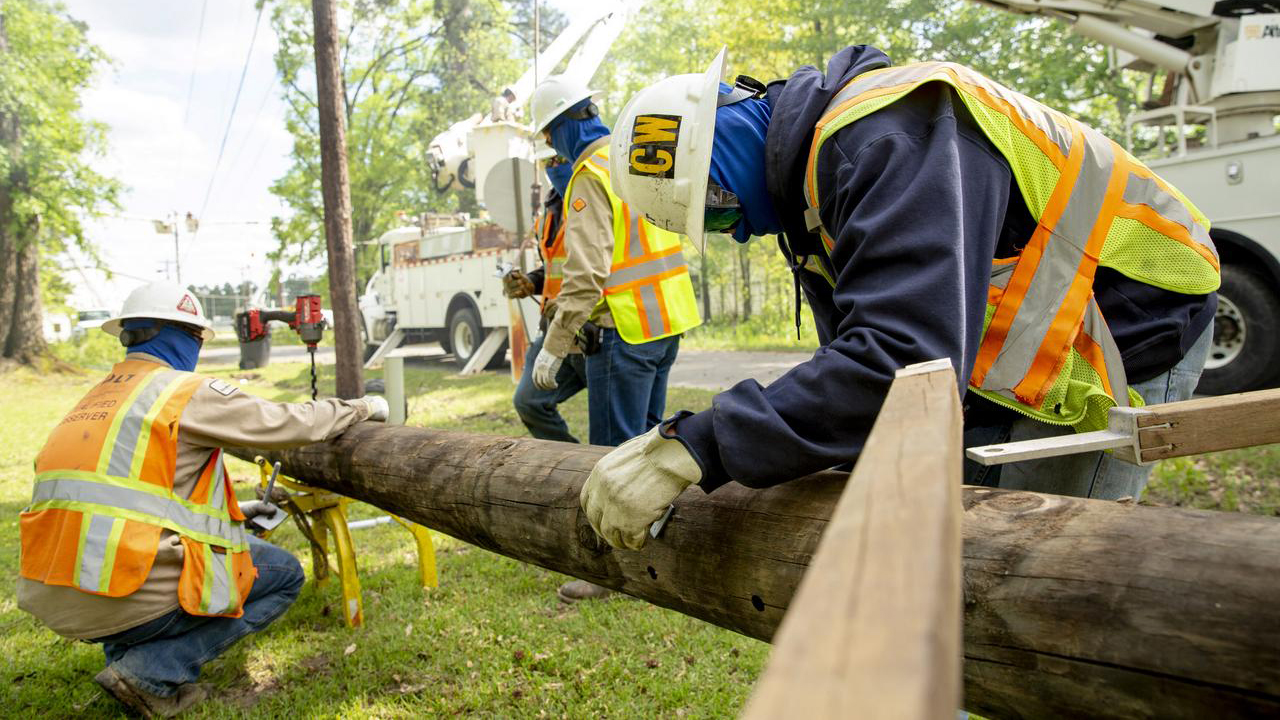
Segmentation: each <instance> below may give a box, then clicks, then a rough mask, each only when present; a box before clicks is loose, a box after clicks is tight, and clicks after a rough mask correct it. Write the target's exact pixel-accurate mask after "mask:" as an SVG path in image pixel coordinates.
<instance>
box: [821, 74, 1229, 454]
mask: <svg viewBox="0 0 1280 720" xmlns="http://www.w3.org/2000/svg"><path fill="white" fill-rule="evenodd" d="M927 82H941V83H946V84H947V85H949V86H951V87H952V88H953V89H954V90H955V92H956V95H958V96H959V97H960V99H961V101H962V102H964V104H965V107H967V108H968V109H969V111H970V113H972V115H973V117H974V119H975V120H976V121H977V123H978V125H979V126H980V127H981V128H982V130H983V133H984V134H985V135H986V136H987V138H988V139H989V140H990V141H991V143H992V144H993V145H995V146H996V148H997V149H998V150H999V151H1000V153H1001V154H1002V155H1003V156H1004V157H1005V159H1006V160H1007V161H1008V162H1009V166H1010V168H1012V170H1013V175H1014V178H1015V180H1016V181H1017V184H1018V189H1019V191H1020V192H1021V194H1022V198H1023V200H1024V201H1025V202H1026V204H1027V208H1028V209H1029V210H1030V211H1031V214H1032V215H1033V216H1034V217H1035V218H1036V221H1037V223H1038V224H1037V227H1036V230H1035V232H1034V234H1033V235H1032V236H1031V237H1030V238H1029V239H1028V240H1027V243H1026V246H1025V247H1024V248H1023V249H1022V250H1021V251H1020V252H1019V254H1018V255H1017V256H1015V257H1011V258H997V259H995V260H993V264H992V272H991V285H990V289H989V292H988V301H987V312H986V321H985V323H984V326H983V337H982V343H981V345H980V346H979V349H978V355H977V362H976V363H975V365H974V369H973V374H972V375H971V376H970V378H969V389H970V390H972V391H975V392H977V393H980V394H981V395H982V396H983V397H986V398H988V399H990V400H992V401H994V402H996V403H999V404H1001V405H1004V406H1006V407H1010V408H1012V409H1014V410H1017V411H1018V412H1021V413H1023V414H1025V415H1029V416H1031V417H1033V418H1036V419H1037V420H1041V421H1043V422H1046V423H1052V424H1056V425H1072V426H1074V427H1075V428H1076V429H1077V430H1081V431H1084V430H1093V429H1098V428H1101V427H1105V426H1106V424H1107V411H1108V410H1109V409H1110V408H1112V407H1115V406H1116V405H1141V404H1142V398H1141V396H1139V395H1138V393H1137V392H1135V391H1133V390H1131V389H1130V388H1129V385H1128V382H1127V379H1126V377H1125V372H1124V364H1123V362H1122V361H1121V358H1120V352H1119V350H1118V349H1117V348H1116V344H1115V340H1114V339H1113V338H1112V336H1111V332H1110V330H1108V329H1107V324H1106V322H1105V320H1104V319H1103V317H1102V313H1101V312H1100V311H1099V310H1098V306H1097V303H1096V302H1094V298H1093V278H1094V273H1095V271H1096V269H1097V266H1098V265H1103V266H1105V267H1109V268H1112V269H1114V270H1116V271H1118V272H1120V273H1122V274H1124V275H1126V276H1128V277H1130V278H1132V279H1134V280H1137V281H1139V282H1143V283H1146V284H1148V285H1154V286H1156V287H1160V288H1164V289H1166V290H1171V291H1174V292H1179V293H1186V294H1192V295H1203V294H1206V293H1210V292H1213V291H1215V290H1217V289H1218V284H1219V281H1220V275H1219V264H1218V255H1217V250H1216V249H1215V248H1214V245H1213V241H1212V240H1210V239H1209V221H1208V219H1207V218H1205V216H1204V214H1203V213H1201V212H1200V211H1199V210H1198V209H1197V208H1196V206H1195V205H1193V204H1191V202H1190V201H1189V200H1187V198H1186V197H1184V196H1183V195H1182V193H1180V192H1178V190H1177V189H1176V188H1174V187H1173V186H1171V185H1169V184H1168V183H1167V182H1165V181H1164V180H1163V179H1161V178H1160V177H1159V176H1157V175H1156V174H1155V173H1154V172H1152V171H1151V170H1150V169H1149V168H1148V167H1146V166H1145V165H1143V164H1142V163H1141V162H1139V161H1138V160H1137V159H1135V158H1134V157H1133V156H1132V155H1130V154H1129V153H1128V152H1127V151H1125V150H1124V148H1121V147H1120V146H1119V145H1117V144H1116V143H1114V142H1112V141H1111V140H1109V139H1107V138H1106V137H1104V136H1103V135H1102V134H1101V133H1099V132H1098V131H1096V130H1094V129H1092V128H1090V127H1087V126H1085V125H1084V124H1082V123H1080V122H1078V121H1076V120H1075V119H1073V118H1070V117H1068V116H1066V115H1064V114H1062V113H1060V112H1058V111H1056V110H1053V109H1052V108H1049V107H1046V106H1045V105H1042V104H1041V103H1039V102H1036V101H1035V100H1032V99H1031V98H1029V97H1027V96H1025V95H1022V94H1020V93H1017V92H1014V91H1013V90H1010V89H1009V88H1006V87H1004V86H1003V85H1000V84H999V83H996V82H995V81H993V80H991V79H990V78H987V77H984V76H983V75H981V74H979V73H977V72H974V71H973V70H970V69H969V68H966V67H963V66H961V65H956V64H954V63H946V62H930V63H919V64H915V65H905V66H902V67H890V68H884V69H881V70H875V71H872V72H868V73H864V74H862V75H859V76H857V77H855V78H854V79H853V80H852V81H850V82H849V83H848V84H847V85H845V87H844V88H843V89H841V91H840V92H839V93H838V94H837V95H836V96H835V97H834V98H832V100H831V102H830V103H829V104H828V105H827V109H826V111H825V112H824V113H823V116H822V119H821V120H819V121H818V124H817V127H816V129H815V131H814V137H813V143H812V146H811V148H810V152H809V162H808V169H807V173H806V176H805V185H804V194H805V200H806V202H807V204H808V208H807V210H806V211H805V218H806V221H807V224H808V226H809V229H810V230H811V231H816V232H818V233H819V234H820V236H821V237H822V241H823V245H824V247H825V248H826V250H827V252H828V253H830V252H831V250H832V248H833V246H834V244H835V240H834V239H833V238H832V236H831V234H830V233H829V232H828V231H827V229H826V228H824V227H823V226H822V221H821V219H820V218H819V213H818V207H819V203H820V198H819V197H818V186H817V174H816V166H817V161H818V153H819V150H820V149H821V147H822V144H823V143H824V142H826V141H827V140H828V139H829V138H830V137H831V136H832V135H833V134H835V133H836V132H837V131H838V130H840V129H841V128H843V127H845V126H847V125H849V124H850V123H852V122H855V121H857V120H859V119H861V118H864V117H866V116H867V115H870V114H871V113H873V112H875V111H877V110H879V109H881V108H884V107H886V106H888V105H890V104H891V103H893V102H894V101H896V100H898V99H900V98H902V97H904V96H906V95H907V94H908V93H910V92H911V91H912V90H915V89H916V88H917V87H920V86H921V85H922V84H924V83H927Z"/></svg>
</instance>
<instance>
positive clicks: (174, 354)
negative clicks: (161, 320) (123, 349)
mask: <svg viewBox="0 0 1280 720" xmlns="http://www.w3.org/2000/svg"><path fill="white" fill-rule="evenodd" d="M155 324H156V321H155V320H148V319H145V318H138V319H134V320H125V321H124V329H125V330H143V329H146V328H149V327H153V326H155ZM201 344H202V343H201V342H200V341H199V340H197V339H195V338H193V337H191V336H190V335H188V334H186V333H185V332H183V331H181V330H179V329H178V328H176V327H174V326H172V325H164V326H162V327H161V328H160V332H159V333H157V334H156V336H155V337H153V338H151V339H150V340H147V341H146V342H140V343H138V344H136V345H130V346H129V352H141V353H146V354H148V355H150V356H152V357H157V358H160V359H161V360H163V361H165V362H167V363H169V365H170V367H172V368H173V369H174V370H186V371H188V372H190V371H192V370H195V369H196V360H197V359H199V357H200V345H201Z"/></svg>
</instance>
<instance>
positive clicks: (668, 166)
mask: <svg viewBox="0 0 1280 720" xmlns="http://www.w3.org/2000/svg"><path fill="white" fill-rule="evenodd" d="M680 122H681V117H680V116H679V115H638V116H636V122H635V125H634V126H633V128H632V131H631V152H630V153H628V155H627V159H628V161H629V164H630V166H631V167H630V172H631V174H632V175H648V176H651V177H660V178H674V177H675V174H676V138H677V137H679V135H680Z"/></svg>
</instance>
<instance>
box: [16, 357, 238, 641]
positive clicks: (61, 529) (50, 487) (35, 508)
mask: <svg viewBox="0 0 1280 720" xmlns="http://www.w3.org/2000/svg"><path fill="white" fill-rule="evenodd" d="M203 380H204V378H203V377H201V376H200V375H196V374H194V373H189V372H181V371H178V370H170V369H169V368H167V367H165V366H163V365H160V364H158V363H154V362H147V361H144V360H126V361H124V362H121V363H118V364H117V365H116V366H115V367H113V368H112V369H111V374H110V375H108V376H107V378H106V379H105V380H103V381H102V382H100V383H98V385H97V386H96V387H94V388H93V389H92V390H90V391H89V393H88V394H87V395H85V397H84V398H83V399H82V400H81V401H80V402H79V403H78V404H77V405H76V407H75V408H74V409H72V411H71V412H70V413H68V414H67V416H66V417H65V418H63V420H62V422H61V423H59V425H58V426H57V427H56V428H54V430H53V432H52V433H51V434H50V435H49V439H48V441H47V442H46V443H45V446H44V448H43V449H42V450H41V451H40V454H39V455H38V456H37V457H36V468H35V469H36V478H35V488H34V489H33V490H32V494H31V504H30V505H29V506H28V507H27V508H26V509H25V510H24V511H23V512H22V513H21V517H20V523H19V534H20V535H21V561H20V568H19V572H20V574H21V575H22V577H24V578H27V579H28V580H34V581H36V582H40V583H44V584H46V585H61V586H66V587H72V588H75V589H77V590H79V591H81V592H86V593H90V594H93V595H104V596H107V597H123V596H125V595H130V594H132V593H134V592H135V591H137V589H138V588H139V587H141V586H142V584H143V583H144V582H145V581H146V579H147V575H148V574H150V572H151V565H152V563H153V562H154V561H155V558H156V552H157V550H158V549H159V543H160V534H161V532H163V531H164V530H172V531H173V532H175V533H177V534H178V536H179V537H180V540H181V542H182V544H183V549H184V550H185V553H184V560H183V565H182V575H181V578H180V579H179V581H178V601H179V603H180V604H181V605H182V609H183V610H185V611H187V612H188V613H191V614H193V615H214V616H226V617H240V615H242V614H243V612H244V601H245V598H246V597H247V596H248V594H249V590H250V589H251V588H252V587H253V580H254V578H255V577H256V576H257V571H256V570H255V569H254V567H253V560H252V559H251V557H250V553H249V543H248V538H247V537H246V535H245V532H244V525H243V522H244V515H242V514H241V513H240V506H239V505H238V504H237V503H236V499H235V495H234V494H232V492H231V484H230V483H229V482H228V481H227V477H226V471H225V469H224V467H223V463H222V451H221V450H214V451H213V453H212V455H211V456H210V458H209V461H208V462H207V463H206V464H205V467H204V469H203V471H202V472H201V474H200V478H199V479H198V481H197V482H196V486H195V488H194V489H193V490H192V493H191V496H190V497H186V498H184V497H179V496H177V495H176V494H175V493H174V491H173V484H174V472H175V464H176V462H177V454H178V421H179V418H181V416H182V410H183V408H185V407H186V405H187V402H188V401H189V400H190V399H191V394H192V393H194V392H195V390H196V389H197V388H198V387H199V385H200V383H201V382H202V381H203Z"/></svg>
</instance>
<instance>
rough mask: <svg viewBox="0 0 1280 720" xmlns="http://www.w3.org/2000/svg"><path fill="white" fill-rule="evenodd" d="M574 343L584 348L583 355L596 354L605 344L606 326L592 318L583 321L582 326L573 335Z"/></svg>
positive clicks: (581, 348)
mask: <svg viewBox="0 0 1280 720" xmlns="http://www.w3.org/2000/svg"><path fill="white" fill-rule="evenodd" d="M573 344H575V345H577V346H578V348H579V349H580V350H582V354H583V355H595V354H596V353H598V352H600V348H601V346H602V345H603V344H604V328H602V327H600V326H599V325H597V324H595V323H593V322H591V321H590V320H588V321H586V322H584V323H582V327H581V328H578V332H577V333H576V334H574V336H573Z"/></svg>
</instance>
